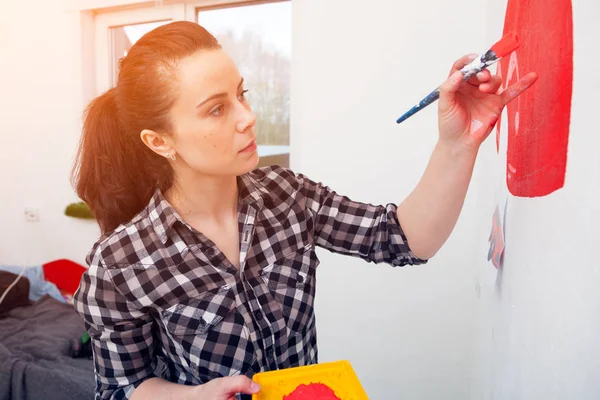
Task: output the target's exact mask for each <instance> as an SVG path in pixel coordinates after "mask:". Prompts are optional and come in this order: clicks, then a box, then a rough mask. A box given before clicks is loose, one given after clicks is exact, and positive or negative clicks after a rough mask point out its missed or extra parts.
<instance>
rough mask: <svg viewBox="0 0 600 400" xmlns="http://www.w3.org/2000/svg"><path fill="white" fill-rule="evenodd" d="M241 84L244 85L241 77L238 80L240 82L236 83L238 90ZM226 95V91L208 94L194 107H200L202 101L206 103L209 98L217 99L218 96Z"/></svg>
mask: <svg viewBox="0 0 600 400" xmlns="http://www.w3.org/2000/svg"><path fill="white" fill-rule="evenodd" d="M243 85H244V78H243V77H242V79H241V80H240V83H238V90H239V88H241V87H242V86H243ZM226 96H227V93H226V92H221V93H215V94H212V95H210V96H208V97H207V98H206V99H204V100H202V101H201V102H200V103H198V104H197V105H196V108H199V107H201V106H202V105H203V104H204V103H207V102H209V101H211V100H214V99H217V98H219V97H226Z"/></svg>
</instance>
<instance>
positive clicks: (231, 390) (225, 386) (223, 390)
mask: <svg viewBox="0 0 600 400" xmlns="http://www.w3.org/2000/svg"><path fill="white" fill-rule="evenodd" d="M213 382H214V385H215V387H214V389H215V390H216V391H217V392H218V393H219V394H220V395H224V396H228V395H232V394H237V393H244V394H254V393H258V392H259V391H260V385H259V384H258V383H256V382H253V381H252V380H251V379H250V378H248V377H247V376H244V375H238V376H231V377H226V378H218V379H214V380H213V381H211V382H209V383H213Z"/></svg>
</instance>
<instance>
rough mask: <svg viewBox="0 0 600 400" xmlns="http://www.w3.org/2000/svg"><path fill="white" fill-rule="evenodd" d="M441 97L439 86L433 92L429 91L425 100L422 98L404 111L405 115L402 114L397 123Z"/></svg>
mask: <svg viewBox="0 0 600 400" xmlns="http://www.w3.org/2000/svg"><path fill="white" fill-rule="evenodd" d="M439 98H440V88H439V86H438V87H437V88H435V89H434V90H433V91H432V92H431V93H429V94H428V95H427V96H425V98H424V99H423V100H421V101H420V102H419V103H418V104H417V105H415V106H414V107H413V108H411V109H410V110H408V111H407V112H406V113H404V115H402V116H401V117H400V118H398V119H397V120H396V123H398V124H399V123H400V122H402V121H404V120H406V119H407V118H409V117H411V116H413V115H415V114H416V113H418V112H419V111H421V110H422V109H424V108H425V107H427V106H428V105H430V104H431V103H434V102H435V101H436V100H437V99H439Z"/></svg>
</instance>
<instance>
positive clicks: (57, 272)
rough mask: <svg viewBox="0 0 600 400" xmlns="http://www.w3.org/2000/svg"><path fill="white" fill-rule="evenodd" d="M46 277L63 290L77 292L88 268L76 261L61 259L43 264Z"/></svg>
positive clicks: (71, 292)
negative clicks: (82, 276)
mask: <svg viewBox="0 0 600 400" xmlns="http://www.w3.org/2000/svg"><path fill="white" fill-rule="evenodd" d="M42 268H43V269H44V277H45V278H46V280H47V281H49V282H52V283H54V284H55V285H56V287H57V288H58V289H59V290H60V291H61V292H66V293H70V294H72V295H73V294H75V291H76V290H77V288H78V287H79V281H80V280H81V275H83V273H84V272H85V270H86V268H85V267H84V266H82V265H80V264H77V263H76V262H74V261H71V260H67V259H61V260H55V261H51V262H49V263H46V264H42Z"/></svg>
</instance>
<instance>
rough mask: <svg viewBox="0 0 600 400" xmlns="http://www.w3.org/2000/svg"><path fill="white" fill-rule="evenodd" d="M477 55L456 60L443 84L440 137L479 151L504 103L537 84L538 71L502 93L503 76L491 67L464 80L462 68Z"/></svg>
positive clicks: (440, 106)
mask: <svg viewBox="0 0 600 400" xmlns="http://www.w3.org/2000/svg"><path fill="white" fill-rule="evenodd" d="M474 58H475V57H474V56H473V55H467V56H464V57H462V58H461V59H459V60H458V61H456V62H455V63H454V65H453V66H452V70H451V71H450V74H449V76H448V79H447V80H446V82H444V83H443V84H442V86H441V87H440V99H439V104H438V125H439V131H440V141H442V142H445V143H448V144H451V145H458V146H461V147H465V148H467V149H470V150H475V151H477V150H478V149H479V146H480V145H481V143H482V142H483V141H484V140H485V139H486V138H487V137H488V136H489V134H490V132H491V131H492V129H493V128H494V125H496V122H497V121H498V118H500V114H501V113H502V110H503V109H504V106H506V105H507V104H508V103H509V102H510V101H512V100H513V99H515V98H516V97H517V96H519V95H520V94H521V93H523V92H524V91H525V90H527V89H528V88H529V87H530V86H531V85H533V84H534V83H535V81H536V80H537V74H536V73H535V72H530V73H529V74H527V75H525V76H524V77H523V78H522V79H521V80H520V81H519V82H517V83H515V84H513V85H512V86H510V87H508V88H506V89H505V90H503V91H502V92H501V93H499V90H498V89H499V88H500V85H501V83H502V79H501V78H500V77H499V76H491V74H490V71H489V70H487V69H484V70H483V71H481V72H479V73H478V74H477V75H476V76H472V77H471V78H469V79H468V80H467V81H464V82H463V80H462V74H461V73H460V72H459V70H460V69H461V68H462V67H464V66H465V65H467V64H468V63H469V62H471V61H472V60H473V59H474Z"/></svg>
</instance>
